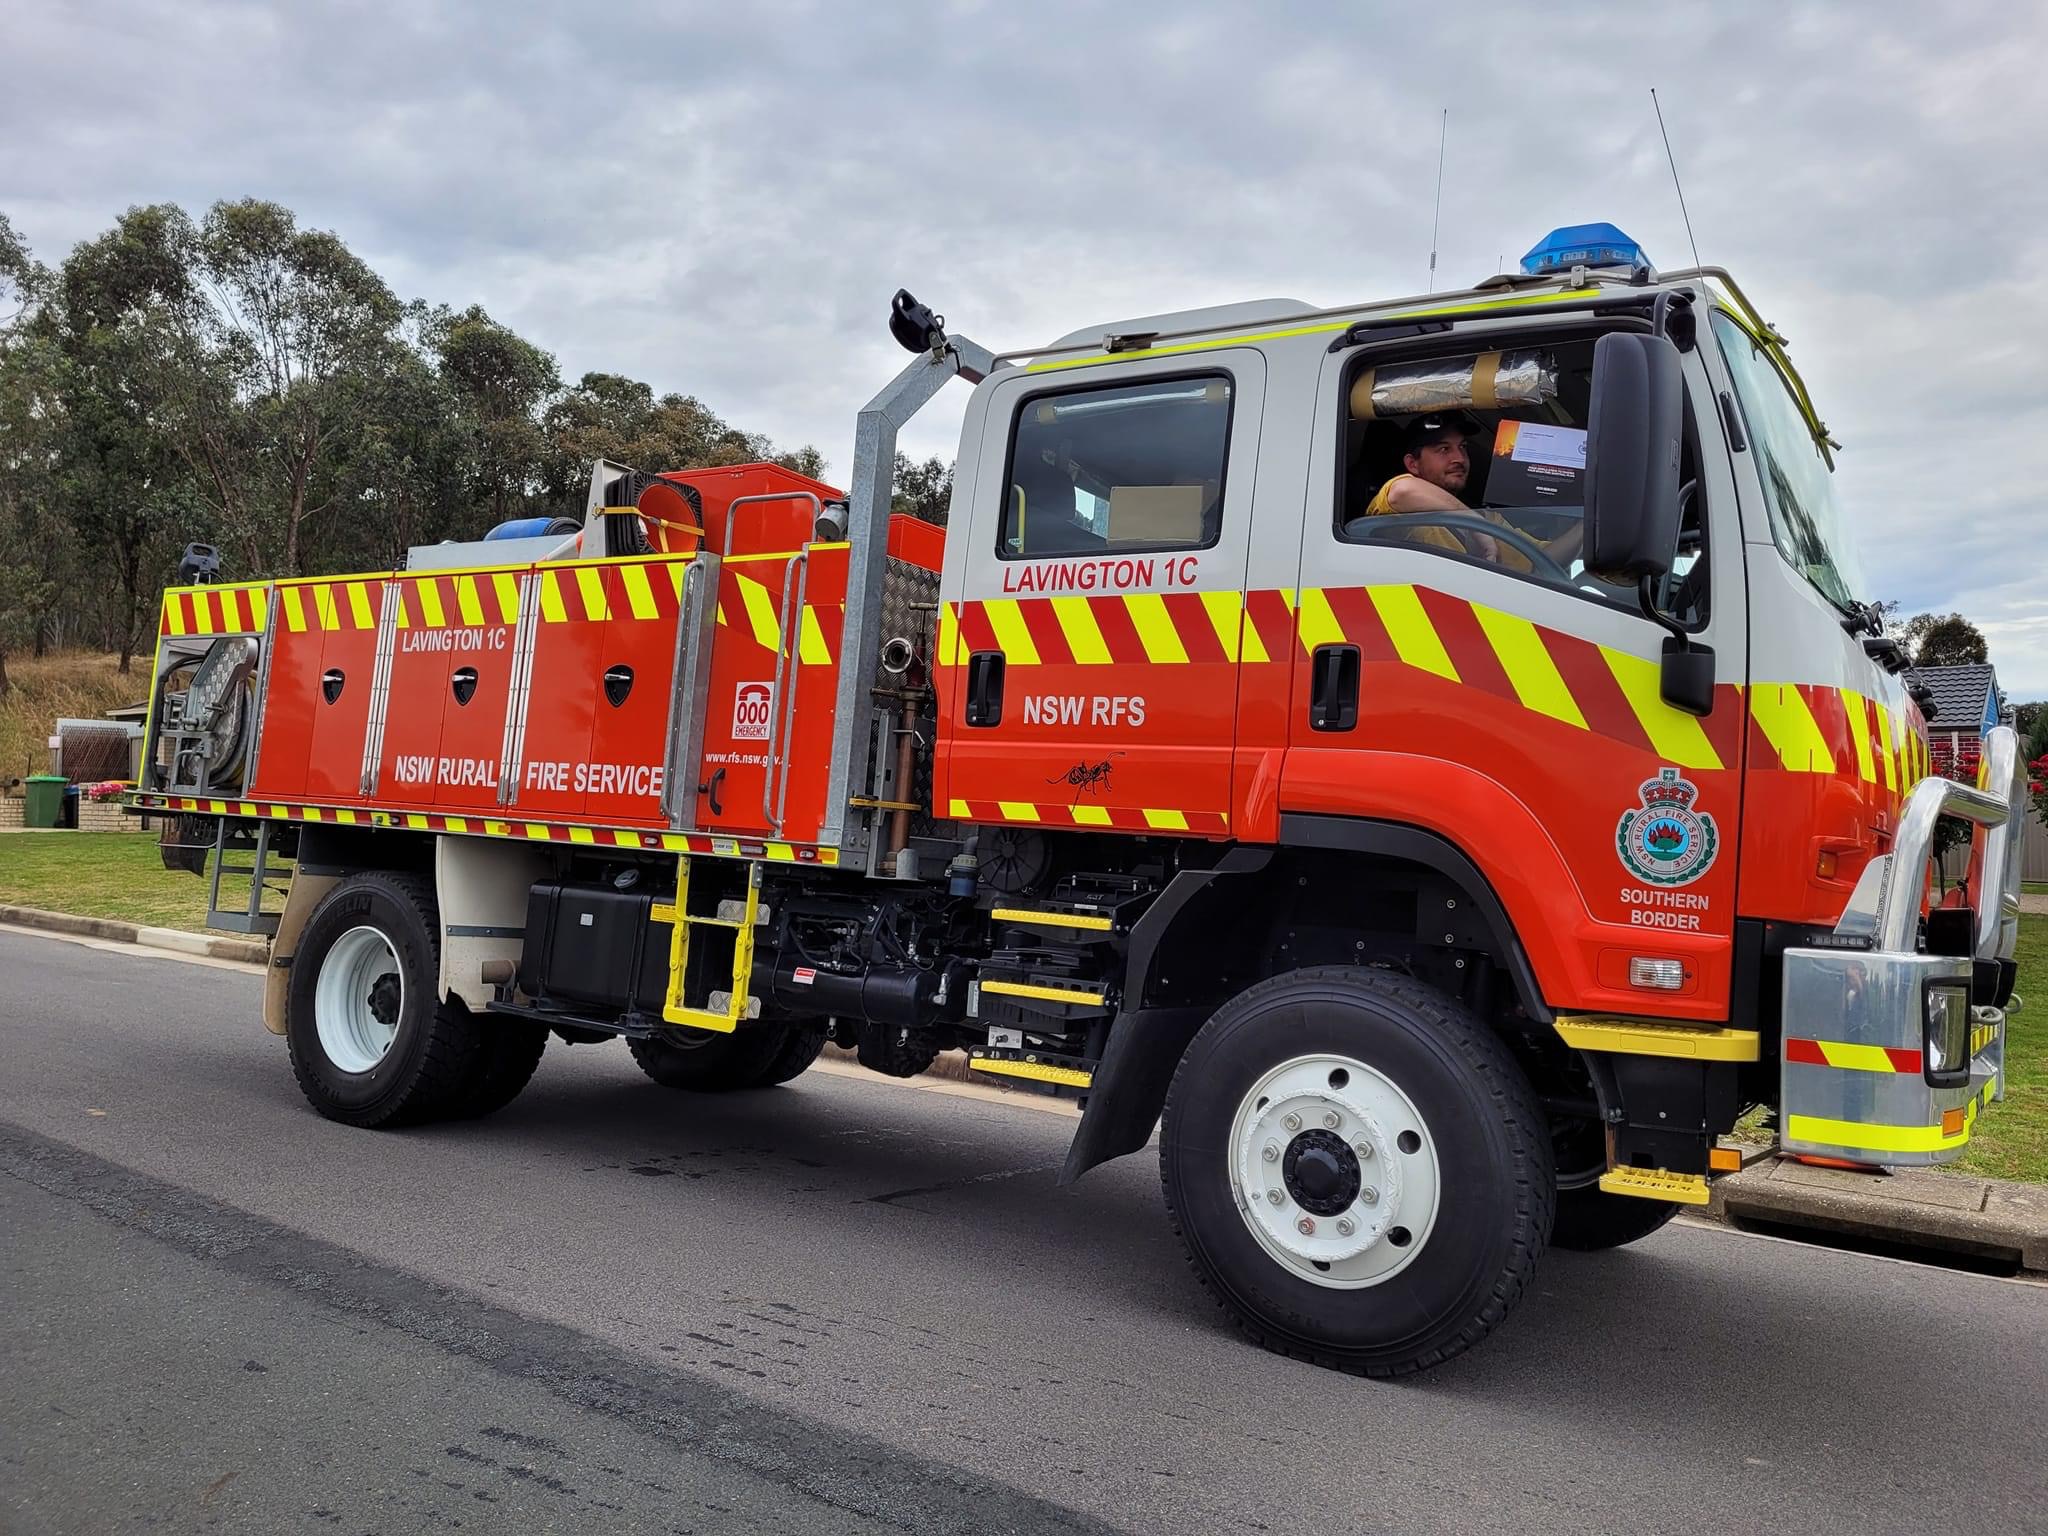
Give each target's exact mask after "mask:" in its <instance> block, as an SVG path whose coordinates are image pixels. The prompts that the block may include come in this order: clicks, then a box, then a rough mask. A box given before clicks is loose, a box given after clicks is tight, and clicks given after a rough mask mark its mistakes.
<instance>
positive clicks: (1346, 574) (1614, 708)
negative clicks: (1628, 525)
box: [1281, 330, 1747, 1018]
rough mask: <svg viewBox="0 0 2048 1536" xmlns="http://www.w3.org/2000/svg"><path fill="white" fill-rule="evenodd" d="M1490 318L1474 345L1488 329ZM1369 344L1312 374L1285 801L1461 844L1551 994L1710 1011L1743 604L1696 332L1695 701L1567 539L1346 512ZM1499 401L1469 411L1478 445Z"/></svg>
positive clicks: (1353, 493)
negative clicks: (1700, 531) (1477, 418)
mask: <svg viewBox="0 0 2048 1536" xmlns="http://www.w3.org/2000/svg"><path fill="white" fill-rule="evenodd" d="M1489 334H1490V335H1491V336H1492V338H1493V339H1491V340H1484V341H1483V340H1481V339H1480V338H1479V337H1478V336H1475V337H1474V346H1473V350H1474V351H1475V352H1477V353H1483V352H1486V351H1488V350H1489V349H1490V348H1492V347H1497V346H1499V345H1500V344H1501V342H1500V339H1499V336H1498V332H1497V330H1496V331H1494V332H1491V333H1489ZM1517 344H1525V343H1523V342H1521V340H1520V339H1519V338H1517ZM1374 361H1375V359H1373V358H1371V357H1368V356H1365V355H1362V354H1361V353H1358V352H1353V353H1350V354H1348V355H1347V354H1346V353H1343V352H1339V353H1336V354H1334V355H1332V356H1330V357H1329V358H1328V360H1327V362H1326V363H1325V365H1324V371H1323V377H1322V381H1321V384H1320V386H1319V389H1318V399H1319V405H1318V412H1319V418H1320V421H1321V423H1322V428H1323V430H1322V431H1321V432H1320V433H1319V435H1318V439H1317V444H1316V449H1315V457H1314V458H1313V460H1312V462H1311V472H1310V482H1309V485H1310V489H1309V499H1308V509H1307V517H1306V520H1305V528H1304V536H1303V543H1302V553H1301V565H1300V576H1299V579H1298V587H1299V590H1298V593H1297V605H1296V615H1295V616H1296V645H1295V648H1294V662H1293V665H1294V670H1295V685H1294V689H1293V698H1292V703H1291V705H1290V721H1289V726H1288V741H1289V745H1288V751H1287V758H1286V764H1285V768H1284V771H1283V775H1282V786H1281V800H1282V811H1283V814H1285V813H1288V812H1293V813H1296V814H1316V815H1324V816H1344V817H1351V818H1369V819H1373V820H1379V821H1391V822H1400V823H1407V824H1410V825H1419V826H1421V827H1424V828H1426V829H1427V830H1429V831H1432V832H1434V833H1436V834H1437V835H1438V836H1440V837H1441V838H1442V839H1444V840H1445V841H1447V842H1449V843H1451V844H1452V845H1454V846H1455V847H1457V848H1458V849H1460V850H1461V851H1462V852H1463V853H1464V854H1465V855H1466V856H1467V857H1468V858H1470V859H1471V860H1472V861H1473V863H1475V864H1476V865H1478V866H1479V868H1480V869H1481V871H1482V872H1483V873H1484V874H1485V876H1486V877H1487V879H1488V881H1489V883H1490V884H1491V885H1492V886H1493V888H1494V890H1495V891H1496V893H1497V894H1499V896H1500V897H1501V899H1502V902H1503V904H1504V905H1505V906H1506V907H1507V909H1508V912H1509V914H1510V916H1511V917H1512V918H1513V919H1514V921H1515V927H1516V930H1517V932H1518V934H1519V936H1520V938H1521V939H1522V941H1523V943H1524V944H1525V946H1526V947H1527V948H1528V950H1529V953H1530V959H1531V961H1532V964H1533V965H1534V966H1535V969H1536V971H1537V975H1538V980H1539V982H1540V983H1541V984H1542V985H1543V988H1544V991H1545V995H1546V996H1547V997H1549V998H1550V1000H1551V1001H1552V1002H1553V1003H1555V1004H1557V1005H1559V1006H1569V1007H1574V1008H1604V1009H1613V1010H1615V1011H1617V1012H1620V1013H1630V1014H1653V1015H1672V1016H1679V1017H1697V1018H1724V1017H1726V1016H1727V1008H1728V996H1729V960H1730V945H1731V937H1732V933H1733V926H1734V919H1735V911H1736V900H1735V875H1736V862H1737V860H1736V852H1737V849H1738V847H1739V842H1738V828H1739V823H1740V816H1741V810H1742V798H1741V791H1742V765H1743V751H1744V737H1745V730H1744V720H1745V713H1744V700H1743V690H1742V686H1741V685H1742V683H1743V682H1744V680H1745V678H1746V675H1747V669H1746V656H1745V636H1746V630H1747V615H1746V610H1745V604H1744V582H1743V570H1742V538H1741V528H1740V525H1739V521H1738V519H1737V516H1736V501H1735V494H1734V484H1733V478H1732V473H1731V470H1730V466H1729V460H1728V454H1727V450H1726V447H1725V444H1723V443H1722V441H1721V439H1720V437H1719V436H1718V430H1717V422H1718V410H1717V406H1716V402H1715V396H1714V393H1713V390H1712V387H1711V385H1710V383H1709V378H1708V375H1707V373H1706V371H1705V368H1704V366H1703V364H1702V361H1701V358H1700V355H1699V353H1698V351H1697V350H1694V351H1693V352H1691V353H1688V354H1686V355H1685V356H1684V357H1683V358H1682V364H1683V371H1684V375H1685V380H1686V388H1687V394H1688V397H1689V401H1690V409H1689V418H1690V425H1689V426H1688V428H1687V442H1688V447H1687V450H1686V463H1687V466H1688V467H1687V469H1686V470H1685V471H1684V473H1685V475H1686V476H1687V477H1688V478H1690V479H1691V480H1692V482H1693V487H1692V490H1691V492H1690V494H1689V498H1688V499H1689V501H1690V503H1691V505H1692V506H1693V508H1694V511H1695V514H1696V516H1697V517H1698V518H1699V519H1701V520H1703V524H1704V528H1705V532H1706V537H1705V540H1704V546H1703V547H1700V548H1696V549H1695V550H1694V551H1692V552H1691V553H1689V554H1682V555H1681V562H1683V563H1690V562H1697V561H1704V562H1706V563H1707V567H1708V568H1707V569H1706V570H1705V571H1703V572H1700V573H1698V575H1699V578H1700V579H1699V580H1697V581H1694V582H1693V583H1692V584H1691V593H1692V595H1691V596H1689V597H1688V599H1687V602H1688V603H1689V604H1690V607H1691V612H1692V618H1691V621H1690V623H1689V626H1688V627H1689V628H1690V629H1691V632H1692V633H1691V638H1692V640H1693V642H1694V643H1696V644H1700V645H1704V646H1707V647H1710V648H1712V650H1713V651H1714V667H1715V679H1716V687H1715V691H1714V701H1713V708H1712V710H1711V712H1710V713H1709V714H1707V715H1706V716H1704V717H1700V716H1695V715H1691V714H1687V713H1682V712H1681V711H1679V710H1677V709H1674V708H1672V707H1671V706H1670V705H1668V704H1666V703H1665V702H1664V701H1663V700H1662V698H1661V697H1660V693H1659V673H1660V666H1661V658H1662V653H1663V648H1664V642H1665V638H1666V631H1665V629H1664V628H1662V627H1661V626H1660V625H1658V624H1657V623H1654V622H1652V621H1651V620H1650V619H1648V618H1645V617H1644V616H1643V614H1642V613H1641V612H1640V610H1639V608H1638V607H1637V604H1636V602H1635V600H1634V595H1633V592H1632V591H1629V590H1624V589H1620V588H1616V587H1612V586H1602V585H1601V584H1600V583H1598V582H1595V581H1593V580H1592V579H1590V578H1589V577H1587V576H1586V574H1585V572H1584V571H1583V570H1582V569H1579V568H1578V562H1577V561H1576V560H1573V559H1561V560H1559V559H1554V560H1551V561H1548V562H1546V563H1541V564H1539V563H1538V562H1536V561H1534V560H1531V561H1530V562H1529V563H1530V565H1531V569H1530V570H1529V571H1528V572H1526V573H1517V572H1514V571H1511V570H1509V569H1506V568H1504V567H1503V566H1502V565H1500V564H1495V563H1490V562H1487V561H1483V560H1479V559H1475V558H1468V557H1465V556H1464V555H1463V554H1462V553H1459V554H1452V553H1446V552H1445V551H1444V550H1443V549H1441V548H1438V547H1436V546H1435V545H1433V544H1430V543H1424V542H1416V541H1411V540H1409V539H1406V538H1397V537H1386V538H1377V537H1369V536H1366V535H1365V533H1364V529H1363V525H1362V524H1360V523H1353V524H1352V526H1351V528H1350V529H1349V530H1348V531H1347V529H1346V527H1345V523H1346V522H1347V521H1348V520H1349V519H1351V518H1355V517H1357V516H1358V514H1360V513H1362V512H1363V510H1364V506H1365V503H1366V501H1367V500H1368V499H1369V496H1370V492H1371V490H1372V486H1371V485H1370V484H1353V485H1346V484H1345V473H1344V471H1345V470H1346V468H1347V465H1346V464H1345V462H1344V457H1343V456H1340V451H1341V450H1342V449H1343V447H1344V445H1345V444H1346V443H1347V441H1348V439H1347V437H1346V430H1345V429H1346V425H1347V423H1346V416H1345V413H1346V412H1347V411H1348V410H1349V409H1350V400H1349V395H1350V386H1351V384H1352V382H1353V380H1354V377H1355V375H1356V374H1357V373H1358V372H1359V371H1360V370H1362V368H1363V367H1365V366H1369V365H1371V364H1372V363H1373V362H1374ZM1379 361H1384V359H1379ZM1513 414H1515V413H1513V412H1512V411H1502V412H1500V413H1499V415H1500V416H1501V418H1502V419H1503V420H1505V419H1507V418H1509V417H1511V416H1512V415H1513ZM1497 425H1498V424H1497V423H1496V422H1494V421H1491V420H1488V421H1485V422H1484V423H1483V426H1484V431H1483V432H1482V434H1481V436H1480V437H1479V438H1477V439H1476V440H1475V441H1474V443H1473V444H1472V453H1473V456H1474V458H1475V459H1477V458H1479V457H1480V456H1481V455H1482V454H1485V453H1487V452H1489V450H1490V449H1491V448H1492V446H1493V442H1494V438H1495V435H1496V432H1497ZM1354 473H1355V470H1354ZM1368 521H1370V520H1368ZM1468 521H1469V519H1468ZM1543 537H1545V538H1553V537H1554V536H1553V535H1552V534H1551V533H1550V532H1549V531H1548V529H1547V528H1546V529H1545V530H1544V533H1543ZM1524 542H1525V543H1529V542H1531V541H1530V540H1524ZM1535 547H1537V548H1538V552H1539V553H1541V551H1542V546H1540V545H1539V546H1535ZM1635 959H1650V960H1666V959H1672V960H1677V961H1679V962H1681V972H1682V977H1683V979H1682V981H1681V982H1680V983H1679V984H1678V985H1677V986H1676V987H1675V988H1671V989H1668V990H1667V989H1663V988H1659V989H1658V990H1655V991H1649V990H1644V989H1643V987H1641V986H1640V985H1638V984H1637V983H1635V982H1632V981H1631V974H1632V973H1631V961H1632V960H1635ZM1635 974H1636V975H1638V976H1640V975H1644V974H1651V973H1650V972H1646V971H1645V970H1643V969H1642V968H1638V969H1637V971H1636V972H1635ZM1659 974H1669V973H1668V972H1665V973H1659Z"/></svg>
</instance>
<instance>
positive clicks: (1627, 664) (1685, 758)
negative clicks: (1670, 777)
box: [1600, 645, 1721, 768]
mask: <svg viewBox="0 0 2048 1536" xmlns="http://www.w3.org/2000/svg"><path fill="white" fill-rule="evenodd" d="M1600 654H1601V655H1602V656H1604V657H1605V658H1606V659H1607V670H1608V671H1609V672H1612V673H1613V674H1614V680H1615V682H1617V683H1619V684H1620V685H1621V691H1622V695H1623V697H1625V698H1626V699H1627V700H1628V704H1629V708H1630V709H1633V710H1634V711H1635V712H1636V721H1637V723H1638V724H1640V725H1641V726H1642V728H1643V734H1644V735H1646V736H1648V737H1649V738H1650V749H1651V750H1652V751H1653V752H1655V753H1656V754H1657V755H1658V756H1659V757H1661V758H1663V759H1664V760H1665V761H1666V762H1668V763H1676V764H1677V765H1678V766H1679V767H1681V768H1719V767H1720V766H1721V756H1720V754H1719V753H1718V752H1716V751H1715V750H1714V744H1713V743H1712V742H1710V741H1708V740H1707V733H1706V731H1705V730H1704V729H1702V728H1701V726H1700V722H1699V719H1698V717H1697V716H1695V715H1688V714H1687V713H1686V712H1685V711H1684V710H1682V709H1673V708H1672V707H1671V706H1670V705H1669V704H1666V703H1665V702H1664V698H1663V693H1662V688H1661V682H1660V674H1661V672H1662V670H1663V669H1662V668H1661V667H1659V666H1658V664H1657V663H1656V662H1654V661H1650V660H1648V659H1647V658H1645V657H1642V656H1637V655H1635V654H1634V653H1633V652H1629V651H1617V650H1614V649H1613V648H1612V647H1610V646H1605V645H1603V646H1601V647H1600Z"/></svg>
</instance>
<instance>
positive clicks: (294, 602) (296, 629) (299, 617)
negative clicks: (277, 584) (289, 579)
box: [278, 587, 306, 635]
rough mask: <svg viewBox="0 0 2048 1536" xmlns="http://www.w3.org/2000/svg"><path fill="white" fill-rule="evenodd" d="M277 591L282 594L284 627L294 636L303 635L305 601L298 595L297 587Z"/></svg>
mask: <svg viewBox="0 0 2048 1536" xmlns="http://www.w3.org/2000/svg"><path fill="white" fill-rule="evenodd" d="M278 590H279V591H280V593H282V595H283V601H284V627H285V628H286V629H288V630H290V631H291V632H292V633H293V634H295V635H303V634H304V633H305V632H306V603H305V599H304V598H302V597H301V596H300V595H299V589H298V588H297V587H281V588H279V589H278Z"/></svg>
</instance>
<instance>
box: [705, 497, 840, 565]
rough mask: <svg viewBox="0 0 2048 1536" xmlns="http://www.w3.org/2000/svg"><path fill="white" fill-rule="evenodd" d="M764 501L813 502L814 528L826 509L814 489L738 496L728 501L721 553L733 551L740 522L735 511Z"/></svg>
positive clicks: (812, 518)
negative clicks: (733, 533) (736, 527)
mask: <svg viewBox="0 0 2048 1536" xmlns="http://www.w3.org/2000/svg"><path fill="white" fill-rule="evenodd" d="M763 501H808V502H809V503H810V504H811V526H812V527H813V528H815V527H817V525H818V514H819V513H821V512H822V511H824V510H825V504H824V503H823V502H821V501H819V500H818V498H817V495H816V493H815V492H812V491H763V492H762V493H761V494H760V495H758V496H740V497H736V498H735V499H734V500H732V501H730V502H727V503H726V507H725V548H724V549H723V550H721V551H720V553H721V554H727V555H730V554H731V553H732V530H733V527H734V525H735V524H737V523H738V522H739V519H738V518H736V517H734V516H733V513H735V512H737V511H739V509H740V508H741V507H750V506H753V505H754V504H755V503H756V502H763ZM804 542H805V543H809V542H810V540H809V539H806V540H805V541H804Z"/></svg>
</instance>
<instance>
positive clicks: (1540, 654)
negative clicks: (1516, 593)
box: [1472, 603, 1589, 730]
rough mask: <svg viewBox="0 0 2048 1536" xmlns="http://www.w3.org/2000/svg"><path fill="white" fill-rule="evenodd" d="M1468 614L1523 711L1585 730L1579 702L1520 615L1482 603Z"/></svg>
mask: <svg viewBox="0 0 2048 1536" xmlns="http://www.w3.org/2000/svg"><path fill="white" fill-rule="evenodd" d="M1472 615H1473V617H1474V618H1476V619H1478V620H1479V628H1480V630H1481V631H1482V632H1483V633H1484V634H1485V636H1486V639H1487V643H1488V644H1489V645H1491V646H1492V647H1493V654H1494V656H1495V657H1496V658H1497V659H1498V660H1499V662H1500V667H1501V670H1502V671H1503V672H1505V673H1507V675H1508V682H1509V683H1510V684H1511V685H1512V686H1513V688H1514V690H1515V697H1516V698H1518V699H1520V700H1521V701H1522V707H1523V708H1524V709H1533V710H1534V711H1536V713H1537V714H1539V715H1548V716H1550V718H1551V719H1553V720H1562V721H1563V722H1564V723H1565V724H1566V725H1576V726H1577V727H1579V729H1580V730H1587V729H1589V727H1588V726H1587V724H1586V717H1585V716H1584V715H1583V714H1582V713H1580V711H1579V701H1578V700H1577V699H1574V698H1573V697H1572V691H1571V689H1570V688H1568V687H1566V686H1565V681H1564V677H1563V676H1562V675H1561V674H1560V673H1559V672H1558V670H1557V663H1556V662H1555V661H1553V660H1552V659H1551V656H1550V650H1549V648H1548V647H1547V646H1545V645H1544V643H1543V637H1542V636H1541V635H1539V634H1537V633H1536V626H1535V625H1534V624H1532V623H1530V622H1529V621H1528V620H1527V619H1525V618H1523V617H1522V616H1521V615H1520V614H1514V613H1503V612H1501V611H1500V610H1499V609H1498V608H1488V607H1486V606H1485V605H1484V604H1482V603H1474V604H1473V605H1472Z"/></svg>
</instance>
